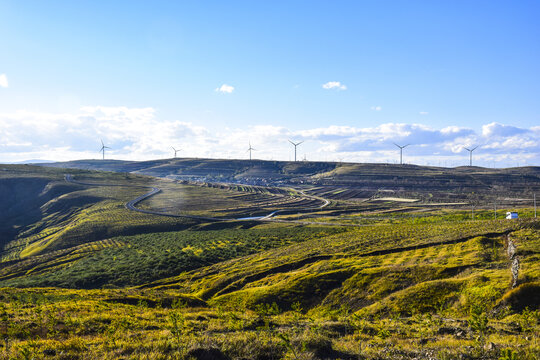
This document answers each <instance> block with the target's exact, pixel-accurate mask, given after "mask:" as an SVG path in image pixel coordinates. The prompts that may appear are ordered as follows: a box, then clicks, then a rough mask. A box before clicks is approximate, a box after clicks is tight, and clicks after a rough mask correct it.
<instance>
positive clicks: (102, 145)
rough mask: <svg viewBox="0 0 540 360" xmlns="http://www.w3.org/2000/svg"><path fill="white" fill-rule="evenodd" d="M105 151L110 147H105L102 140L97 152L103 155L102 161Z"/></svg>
mask: <svg viewBox="0 0 540 360" xmlns="http://www.w3.org/2000/svg"><path fill="white" fill-rule="evenodd" d="M105 149H110V147H108V146H105V144H104V143H103V140H101V149H100V150H99V151H100V152H102V153H103V160H105Z"/></svg>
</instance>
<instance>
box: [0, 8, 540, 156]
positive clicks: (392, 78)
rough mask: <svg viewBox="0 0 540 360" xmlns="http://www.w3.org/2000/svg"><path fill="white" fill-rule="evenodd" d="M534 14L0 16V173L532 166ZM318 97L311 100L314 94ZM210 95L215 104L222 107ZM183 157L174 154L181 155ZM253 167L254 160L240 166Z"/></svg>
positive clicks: (66, 11) (139, 11) (123, 11)
mask: <svg viewBox="0 0 540 360" xmlns="http://www.w3.org/2000/svg"><path fill="white" fill-rule="evenodd" d="M539 10H540V3H539V2H537V1H519V2H510V1H506V2H503V1H474V2H471V1H445V2H443V1H268V2H262V1H226V2H224V1H190V2H173V1H164V2H156V1H152V2H150V1H144V2H136V1H125V2H122V1H114V2H110V1H47V2H44V1H4V0H0V162H2V161H6V162H8V161H17V160H24V159H27V158H48V159H53V160H56V159H58V160H65V159H76V158H80V157H85V158H88V157H98V156H99V154H96V148H99V146H100V144H99V139H100V138H103V139H104V141H106V142H107V143H108V144H110V146H111V147H112V148H113V150H112V151H111V156H113V157H115V158H125V159H147V158H155V157H158V158H164V157H170V156H171V154H170V151H169V150H170V146H171V145H173V146H177V147H182V148H184V154H183V155H184V156H201V157H202V156H208V157H223V158H227V157H232V158H242V157H245V156H246V153H245V149H244V148H246V149H247V143H248V142H249V141H251V142H252V144H253V146H254V147H255V148H256V149H258V151H257V152H256V157H258V158H263V159H270V158H272V159H282V160H288V159H290V157H291V149H290V148H289V147H290V145H287V138H289V137H290V138H295V139H298V140H305V144H304V145H303V148H302V149H299V150H300V154H302V155H306V157H307V158H308V160H309V159H311V160H338V159H342V160H348V161H370V162H379V161H384V162H392V161H395V158H396V156H395V154H396V149H395V148H392V147H393V145H392V142H411V143H414V144H413V146H411V147H410V148H409V149H408V153H407V154H408V156H409V157H408V158H407V157H406V160H408V161H409V162H414V163H419V164H427V163H430V164H432V165H433V164H434V165H437V164H441V165H445V164H446V165H447V166H455V165H459V164H461V163H463V162H464V161H465V160H466V159H467V155H466V153H464V152H463V150H462V148H463V146H471V145H475V144H480V145H481V146H482V147H481V148H479V150H478V161H479V164H481V165H484V166H515V165H517V164H518V163H520V165H524V164H534V165H540V138H539V135H540V127H539V125H540V102H539V101H538V98H539V96H538V95H539V94H540V81H539V80H540V70H539V67H538V64H539V63H540V42H539V41H538V39H539V38H540V26H539V25H538V21H537V20H536V17H537V14H538V13H539ZM325 84H326V86H324V85H325ZM220 90H222V91H220ZM180 154H182V153H180ZM254 155H255V154H254Z"/></svg>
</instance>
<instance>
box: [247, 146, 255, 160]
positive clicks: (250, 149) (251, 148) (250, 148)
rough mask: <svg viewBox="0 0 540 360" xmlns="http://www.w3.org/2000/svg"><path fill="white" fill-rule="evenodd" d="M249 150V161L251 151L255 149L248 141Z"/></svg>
mask: <svg viewBox="0 0 540 360" xmlns="http://www.w3.org/2000/svg"><path fill="white" fill-rule="evenodd" d="M247 151H249V161H251V151H256V149H254V148H253V147H251V142H250V143H249V148H248V149H247Z"/></svg>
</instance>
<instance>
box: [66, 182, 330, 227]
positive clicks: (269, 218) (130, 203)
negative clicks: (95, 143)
mask: <svg viewBox="0 0 540 360" xmlns="http://www.w3.org/2000/svg"><path fill="white" fill-rule="evenodd" d="M64 177H65V180H66V181H67V182H69V183H72V184H77V185H85V186H119V187H133V188H139V189H151V190H150V192H147V193H146V194H143V195H140V196H138V197H136V198H135V199H133V200H130V201H128V202H127V203H126V204H125V205H124V206H125V207H126V209H128V210H132V211H137V212H140V213H144V214H150V215H159V216H168V217H175V218H188V219H196V220H205V221H245V220H254V221H280V222H294V223H298V221H294V220H292V221H291V220H275V219H272V217H273V216H274V215H276V214H278V213H280V212H285V211H293V210H295V209H281V210H276V211H273V212H271V213H270V214H268V215H265V216H254V217H244V218H214V217H205V216H195V215H179V214H169V213H164V212H160V211H153V210H144V209H139V208H138V207H136V205H137V204H138V203H140V202H141V201H143V200H146V199H148V198H149V197H152V196H154V195H156V194H159V193H160V192H161V189H160V188H156V187H152V186H143V185H122V184H97V183H87V182H82V181H77V180H75V179H73V175H71V174H65V175H64ZM296 191H298V192H299V193H301V194H302V195H303V196H305V197H307V198H312V199H316V200H320V201H323V204H322V205H320V206H316V207H310V208H297V209H296V211H313V210H320V209H322V208H324V207H326V206H328V204H330V201H329V200H327V199H324V198H320V197H318V196H311V195H306V194H305V193H304V192H303V191H301V190H296ZM334 225H335V224H334ZM338 225H339V224H338Z"/></svg>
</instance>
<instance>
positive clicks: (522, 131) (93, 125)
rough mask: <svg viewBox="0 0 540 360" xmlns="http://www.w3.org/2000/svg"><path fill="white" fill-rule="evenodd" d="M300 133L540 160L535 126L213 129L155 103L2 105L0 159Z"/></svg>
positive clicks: (352, 155)
mask: <svg viewBox="0 0 540 360" xmlns="http://www.w3.org/2000/svg"><path fill="white" fill-rule="evenodd" d="M292 138H294V139H298V140H299V141H300V140H304V141H305V143H304V144H302V146H301V149H300V151H301V153H300V154H301V155H300V156H303V154H307V157H308V158H309V159H310V160H337V159H339V158H343V159H344V160H346V161H358V162H393V161H397V160H399V157H398V156H399V155H398V153H396V149H395V146H394V145H393V144H392V143H394V142H395V143H398V144H401V143H407V144H411V145H412V146H411V147H409V148H407V155H406V161H407V162H410V163H416V164H426V163H427V162H430V163H431V164H436V163H437V162H444V161H448V163H447V165H452V166H456V165H464V164H467V161H468V157H467V156H468V155H467V153H466V152H465V151H464V150H463V148H464V147H470V146H474V145H481V147H480V148H479V149H478V150H477V151H476V152H475V159H476V160H475V161H476V163H477V164H478V165H484V166H485V165H490V166H491V165H493V162H495V163H496V164H497V165H498V166H510V165H511V166H515V165H516V163H517V162H519V163H520V164H524V163H525V162H528V163H529V164H536V165H538V164H540V127H531V128H520V127H516V126H511V125H505V124H498V123H491V124H486V125H484V126H483V127H482V128H481V129H480V130H479V131H477V130H474V129H470V128H466V127H459V126H448V127H445V128H442V129H437V128H433V127H431V126H428V125H425V124H404V123H384V124H380V125H377V126H373V127H355V126H337V125H333V126H327V127H321V128H303V129H296V130H292V129H289V128H287V127H283V126H281V127H279V126H270V125H257V126H250V127H247V128H241V129H240V128H226V129H223V130H220V131H219V132H218V131H215V130H212V129H210V128H207V127H204V126H200V125H195V124H193V123H191V122H187V121H179V120H162V119H160V116H159V114H158V113H157V111H156V110H155V109H153V108H150V107H148V108H128V107H123V106H119V107H105V106H86V107H82V108H81V109H80V110H79V111H77V112H73V113H64V114H57V113H36V112H29V111H17V112H13V113H3V114H2V113H0V163H1V162H10V161H20V160H26V159H40V158H41V159H49V160H70V159H77V158H79V159H81V158H98V157H99V148H100V146H101V144H100V142H99V139H103V141H104V142H105V143H106V144H107V146H110V147H111V148H112V149H111V151H110V156H111V157H113V158H117V159H128V160H146V159H156V158H167V157H171V154H170V146H177V145H178V146H180V147H182V148H184V149H186V150H185V151H183V152H182V155H183V156H188V157H213V158H245V157H246V151H245V150H246V146H247V143H248V141H251V144H252V145H253V147H255V148H256V149H257V150H258V151H257V154H256V157H257V158H260V159H268V160H269V159H273V160H288V159H290V158H291V156H293V154H294V153H292V152H291V147H290V144H289V143H288V142H287V139H292Z"/></svg>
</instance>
